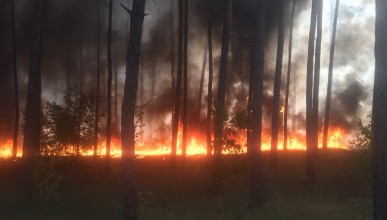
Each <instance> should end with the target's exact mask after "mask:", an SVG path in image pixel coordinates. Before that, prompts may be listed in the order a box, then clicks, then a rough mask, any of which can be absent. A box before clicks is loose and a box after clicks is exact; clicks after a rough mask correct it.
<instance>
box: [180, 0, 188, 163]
mask: <svg viewBox="0 0 387 220" xmlns="http://www.w3.org/2000/svg"><path fill="white" fill-rule="evenodd" d="M183 59H184V72H183V74H184V76H183V77H184V90H183V96H184V98H183V117H182V122H183V137H182V138H183V140H182V141H181V142H182V146H181V156H182V157H183V158H184V157H186V155H187V133H188V130H187V128H188V0H185V1H184V58H183Z"/></svg>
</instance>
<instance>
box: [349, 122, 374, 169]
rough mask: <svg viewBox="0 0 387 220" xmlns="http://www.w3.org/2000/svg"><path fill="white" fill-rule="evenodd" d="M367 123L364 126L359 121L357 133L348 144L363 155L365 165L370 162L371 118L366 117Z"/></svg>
mask: <svg viewBox="0 0 387 220" xmlns="http://www.w3.org/2000/svg"><path fill="white" fill-rule="evenodd" d="M368 118H369V119H370V120H369V123H368V124H365V123H364V122H363V121H362V120H361V119H359V122H358V125H359V131H358V132H357V133H356V138H355V139H353V140H351V141H350V142H349V143H350V144H351V145H352V146H354V147H355V148H356V149H358V150H360V151H361V152H362V153H363V154H362V155H363V159H364V160H365V162H366V163H368V164H370V163H371V161H372V152H373V149H372V144H371V140H372V117H371V116H368Z"/></svg>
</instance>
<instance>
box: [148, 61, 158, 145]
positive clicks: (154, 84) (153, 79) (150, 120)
mask: <svg viewBox="0 0 387 220" xmlns="http://www.w3.org/2000/svg"><path fill="white" fill-rule="evenodd" d="M156 65H157V61H156V58H154V60H153V65H152V71H151V76H150V77H151V100H152V101H154V98H155V87H156ZM153 119H154V112H153V111H151V112H150V115H149V132H150V134H149V139H150V140H152V139H153Z"/></svg>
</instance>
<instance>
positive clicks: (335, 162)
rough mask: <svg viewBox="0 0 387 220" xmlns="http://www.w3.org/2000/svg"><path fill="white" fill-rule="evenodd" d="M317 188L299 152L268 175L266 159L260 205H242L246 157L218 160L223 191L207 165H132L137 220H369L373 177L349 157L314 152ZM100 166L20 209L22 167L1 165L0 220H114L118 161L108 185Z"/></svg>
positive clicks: (75, 174) (147, 161)
mask: <svg viewBox="0 0 387 220" xmlns="http://www.w3.org/2000/svg"><path fill="white" fill-rule="evenodd" d="M319 155H320V157H319V159H318V162H317V169H316V173H317V181H316V184H315V185H311V184H310V183H308V182H307V180H306V178H305V152H302V151H289V152H286V153H285V152H280V154H279V168H278V170H277V171H276V172H271V171H267V170H268V169H267V167H268V158H269V154H268V153H267V152H266V153H264V156H263V158H264V160H265V161H264V164H265V168H264V169H265V170H266V171H265V174H264V176H265V182H264V185H265V189H264V205H263V207H262V208H260V209H255V210H251V209H248V208H247V205H248V193H249V191H248V174H249V172H248V163H247V157H246V156H227V157H225V158H224V160H223V163H224V166H223V168H224V170H225V171H224V176H225V178H224V188H223V190H222V192H220V193H214V192H213V191H212V190H209V189H210V187H209V182H210V177H211V172H210V171H211V170H210V166H209V161H207V160H206V159H205V158H198V157H191V158H187V159H186V160H180V161H179V163H178V167H179V168H178V170H177V171H176V173H175V174H173V173H171V172H170V169H169V168H170V166H169V160H168V157H166V158H164V157H151V158H143V159H138V160H137V164H136V169H137V177H138V179H137V186H138V191H139V207H138V212H139V219H140V220H142V219H144V220H146V219H149V220H153V219H158V220H161V219H166V220H174V219H176V220H177V219H178V220H191V219H200V220H206V219H211V220H228V219H237V220H244V219H286V220H288V219H350V220H356V219H372V192H371V189H372V188H371V185H372V181H371V177H372V172H371V169H370V166H369V164H367V163H366V162H364V160H363V159H362V157H361V154H359V153H358V152H355V151H346V150H329V151H328V152H320V154H319ZM103 164H104V160H103V159H98V160H93V159H92V158H82V159H81V160H80V161H78V162H77V163H76V165H74V168H73V169H71V171H70V173H69V174H68V175H66V176H65V177H64V180H63V182H62V183H61V184H60V187H59V190H58V193H57V197H56V198H54V199H52V200H50V201H45V202H39V201H38V200H34V201H32V202H27V201H24V200H23V199H22V198H23V197H22V195H21V193H20V185H21V184H20V181H18V178H17V175H15V174H16V173H18V172H19V171H20V161H16V162H12V161H11V160H1V161H0V178H1V179H0V219H7V220H14V219H15V220H17V219H23V220H24V219H28V220H30V219H42V220H51V219H52V220H57V219H60V220H64V219H71V220H76V219H93V220H98V219H104V220H105V219H119V216H120V208H121V206H120V199H121V188H122V187H121V186H122V185H121V178H120V165H119V160H118V159H113V161H112V165H111V166H112V172H111V174H110V175H109V176H108V177H107V175H106V173H105V171H104V169H103Z"/></svg>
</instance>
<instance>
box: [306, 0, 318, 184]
mask: <svg viewBox="0 0 387 220" xmlns="http://www.w3.org/2000/svg"><path fill="white" fill-rule="evenodd" d="M317 1H318V0H313V1H312V9H311V19H310V29H309V43H308V63H307V76H306V174H307V177H308V179H309V181H310V182H312V183H313V182H314V181H315V169H314V156H313V155H314V153H313V152H314V147H313V61H314V45H315V43H314V37H315V33H316V11H317Z"/></svg>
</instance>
